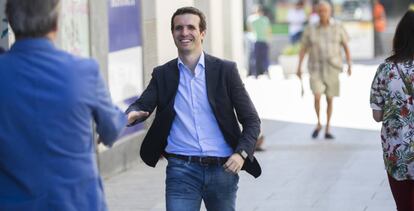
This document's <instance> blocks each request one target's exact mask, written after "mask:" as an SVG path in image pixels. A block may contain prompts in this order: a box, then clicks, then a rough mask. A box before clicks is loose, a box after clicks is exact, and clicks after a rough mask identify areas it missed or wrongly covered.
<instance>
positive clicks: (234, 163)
mask: <svg viewBox="0 0 414 211" xmlns="http://www.w3.org/2000/svg"><path fill="white" fill-rule="evenodd" d="M243 164H244V159H243V158H242V156H241V155H240V154H239V153H234V154H233V155H231V156H230V157H229V159H228V160H227V162H226V163H225V164H224V165H223V167H224V169H225V170H226V171H227V172H232V173H234V174H237V173H239V171H240V170H241V168H242V167H243Z"/></svg>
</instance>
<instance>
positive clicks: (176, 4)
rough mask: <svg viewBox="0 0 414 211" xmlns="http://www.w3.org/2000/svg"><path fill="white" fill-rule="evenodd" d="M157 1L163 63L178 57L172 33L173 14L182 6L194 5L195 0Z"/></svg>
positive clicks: (158, 38)
mask: <svg viewBox="0 0 414 211" xmlns="http://www.w3.org/2000/svg"><path fill="white" fill-rule="evenodd" d="M155 2H156V17H157V21H156V25H157V26H156V27H157V34H156V36H157V40H158V46H157V51H158V64H163V63H165V62H167V61H169V60H171V59H173V58H176V57H177V48H176V47H175V45H174V40H173V38H172V34H171V16H172V15H173V13H174V12H175V11H176V10H177V9H178V8H180V7H184V6H193V5H194V1H193V0H168V4H167V3H166V1H165V0H157V1H155Z"/></svg>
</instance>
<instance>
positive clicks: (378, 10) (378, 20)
mask: <svg viewBox="0 0 414 211" xmlns="http://www.w3.org/2000/svg"><path fill="white" fill-rule="evenodd" d="M373 14H374V29H375V33H374V34H375V37H374V38H375V55H376V56H380V55H382V54H384V47H383V46H384V44H383V43H382V42H383V39H382V34H383V33H384V31H385V27H386V25H387V19H386V15H385V9H384V6H383V5H382V4H381V2H380V1H379V0H374V12H373Z"/></svg>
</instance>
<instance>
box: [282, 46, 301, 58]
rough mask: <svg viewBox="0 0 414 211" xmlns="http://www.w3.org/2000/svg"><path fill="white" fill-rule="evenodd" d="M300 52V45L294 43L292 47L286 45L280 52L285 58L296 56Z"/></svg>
mask: <svg viewBox="0 0 414 211" xmlns="http://www.w3.org/2000/svg"><path fill="white" fill-rule="evenodd" d="M299 51H300V44H299V43H295V44H293V45H288V46H286V47H285V48H283V50H282V55H286V56H292V55H298V54H299Z"/></svg>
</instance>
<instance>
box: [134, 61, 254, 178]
mask: <svg viewBox="0 0 414 211" xmlns="http://www.w3.org/2000/svg"><path fill="white" fill-rule="evenodd" d="M205 71H206V86H207V87H206V88H207V97H208V102H209V103H210V106H211V109H212V111H213V113H214V116H215V117H216V119H217V123H218V125H219V127H220V130H221V132H222V133H223V136H224V138H225V140H226V141H227V143H228V144H229V145H230V146H231V147H232V148H233V150H234V151H239V150H245V151H246V152H247V154H248V155H249V159H246V161H245V162H244V166H243V168H242V169H243V170H246V171H247V172H248V173H250V174H251V175H253V176H254V177H258V176H260V174H261V168H260V165H259V163H258V162H257V160H256V158H254V156H253V152H254V148H255V143H256V140H257V137H258V135H259V133H260V119H259V116H258V114H257V112H256V109H255V107H254V105H253V103H252V101H251V100H250V97H249V95H248V93H247V91H246V89H245V88H244V84H243V82H242V80H241V79H240V75H239V73H238V70H237V67H236V64H235V63H234V62H230V61H226V60H221V59H219V58H216V57H213V56H210V55H208V54H205ZM179 78H180V77H179V70H178V65H177V59H174V60H171V61H169V62H167V63H166V64H164V65H161V66H158V67H156V68H155V69H154V71H153V73H152V79H151V81H150V83H149V85H148V86H147V88H146V89H145V91H144V92H143V93H142V95H141V97H140V98H139V99H138V100H136V101H135V102H134V103H133V104H131V105H130V106H129V108H128V109H127V111H126V113H128V112H130V111H132V110H135V111H139V110H143V111H148V112H150V113H152V112H153V111H154V109H155V108H157V111H156V115H155V119H154V121H153V123H152V125H151V127H150V128H149V130H148V133H147V135H146V136H145V138H144V141H143V143H142V146H141V152H140V155H141V158H142V160H143V161H144V162H145V163H146V164H147V165H149V166H153V167H154V166H155V165H156V164H157V162H158V159H159V157H160V155H161V154H163V153H164V150H165V147H166V145H167V138H168V135H169V132H170V129H171V125H172V123H173V120H174V118H175V115H176V112H175V110H174V99H175V95H176V93H177V89H178V82H179ZM141 121H142V120H141ZM137 122H139V121H137ZM239 122H240V123H241V125H242V126H243V130H241V129H240V126H239Z"/></svg>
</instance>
